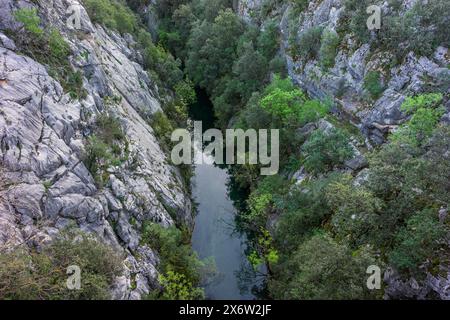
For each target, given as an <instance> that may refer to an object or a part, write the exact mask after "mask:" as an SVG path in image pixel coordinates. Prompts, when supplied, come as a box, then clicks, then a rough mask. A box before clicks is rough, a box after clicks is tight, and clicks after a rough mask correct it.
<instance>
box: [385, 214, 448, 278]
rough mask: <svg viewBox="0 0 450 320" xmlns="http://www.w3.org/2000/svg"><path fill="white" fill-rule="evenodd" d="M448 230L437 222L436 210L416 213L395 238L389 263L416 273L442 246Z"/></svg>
mask: <svg viewBox="0 0 450 320" xmlns="http://www.w3.org/2000/svg"><path fill="white" fill-rule="evenodd" d="M448 232H449V228H448V226H446V225H444V224H443V223H440V222H439V218H438V212H437V210H436V209H424V210H423V211H420V212H417V213H416V214H414V215H413V216H412V217H411V218H409V219H408V221H407V222H406V226H405V227H404V228H403V229H402V230H400V232H399V233H398V234H397V236H396V243H397V245H396V247H395V249H394V250H393V251H392V252H391V253H390V256H389V258H390V262H391V263H392V264H393V265H394V266H395V267H397V268H398V269H400V270H403V271H404V270H405V269H406V270H411V271H418V270H419V266H420V265H421V264H422V263H424V262H425V260H426V259H427V258H431V257H432V256H433V255H434V254H435V252H436V251H437V250H438V249H439V248H440V247H442V246H443V245H444V239H445V236H446V235H447V234H448Z"/></svg>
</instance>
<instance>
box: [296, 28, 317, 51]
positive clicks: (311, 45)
mask: <svg viewBox="0 0 450 320" xmlns="http://www.w3.org/2000/svg"><path fill="white" fill-rule="evenodd" d="M322 32H323V27H321V26H316V27H311V28H309V29H307V30H305V31H304V32H303V33H302V34H300V36H299V39H298V43H297V44H296V48H295V51H296V53H297V54H298V55H299V56H300V57H301V58H303V59H314V58H317V56H318V53H319V50H320V46H321V45H320V39H321V38H322Z"/></svg>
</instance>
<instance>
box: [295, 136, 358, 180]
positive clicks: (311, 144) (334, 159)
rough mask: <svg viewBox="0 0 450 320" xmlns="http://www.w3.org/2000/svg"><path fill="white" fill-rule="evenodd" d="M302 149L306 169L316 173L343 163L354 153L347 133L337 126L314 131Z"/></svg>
mask: <svg viewBox="0 0 450 320" xmlns="http://www.w3.org/2000/svg"><path fill="white" fill-rule="evenodd" d="M301 149H302V151H303V153H304V166H305V168H306V170H308V171H309V172H311V173H315V174H317V173H320V172H325V171H328V170H331V169H333V167H334V166H336V165H342V164H343V163H344V162H345V161H346V160H348V159H350V158H351V157H352V156H353V154H354V151H353V148H352V146H351V145H350V143H349V138H348V136H347V134H346V133H345V132H344V131H343V130H341V129H337V128H333V129H332V130H330V132H324V131H322V130H316V131H314V132H313V133H312V134H311V136H310V137H309V139H308V140H307V141H306V142H305V144H304V145H303V146H302V148H301Z"/></svg>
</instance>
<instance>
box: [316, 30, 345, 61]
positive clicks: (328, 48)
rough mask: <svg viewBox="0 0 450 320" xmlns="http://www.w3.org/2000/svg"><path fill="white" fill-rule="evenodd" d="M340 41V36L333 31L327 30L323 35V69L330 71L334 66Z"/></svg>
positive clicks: (321, 58)
mask: <svg viewBox="0 0 450 320" xmlns="http://www.w3.org/2000/svg"><path fill="white" fill-rule="evenodd" d="M339 41H340V39H339V36H338V34H337V33H336V32H334V31H332V30H328V29H327V30H324V32H323V33H322V39H321V45H320V50H319V62H320V64H321V66H322V67H323V68H325V69H328V68H332V67H333V66H334V60H335V58H336V54H337V46H338V45H339Z"/></svg>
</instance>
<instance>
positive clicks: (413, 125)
mask: <svg viewBox="0 0 450 320" xmlns="http://www.w3.org/2000/svg"><path fill="white" fill-rule="evenodd" d="M442 98H443V97H442V94H440V93H430V94H423V95H418V96H416V97H408V98H406V99H405V102H404V103H403V104H402V106H401V110H402V111H404V112H406V113H407V114H409V115H411V118H410V120H409V121H408V122H406V123H405V124H404V125H403V126H402V127H401V128H400V129H399V130H398V131H396V132H395V133H394V135H393V136H392V140H396V141H400V142H401V141H407V142H409V143H413V144H421V143H423V142H424V141H426V140H427V139H428V138H429V137H430V136H431V134H432V133H433V130H434V128H435V127H436V125H437V124H438V122H439V119H440V118H441V116H442V115H443V114H444V112H445V109H444V107H442V105H441V102H442Z"/></svg>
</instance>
